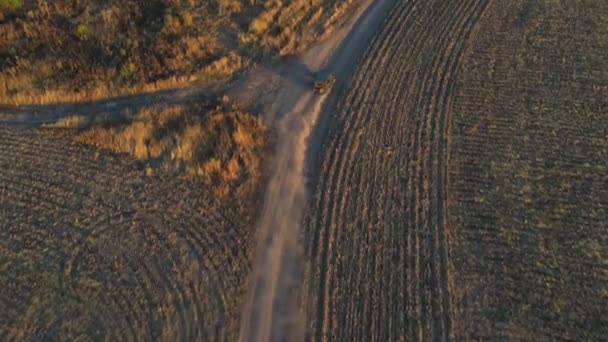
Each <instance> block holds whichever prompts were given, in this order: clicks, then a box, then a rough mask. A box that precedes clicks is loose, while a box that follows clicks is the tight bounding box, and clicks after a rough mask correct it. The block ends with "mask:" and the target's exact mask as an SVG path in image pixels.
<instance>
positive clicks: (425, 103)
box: [416, 3, 474, 339]
mask: <svg viewBox="0 0 608 342" xmlns="http://www.w3.org/2000/svg"><path fill="white" fill-rule="evenodd" d="M473 5H474V3H470V5H464V4H463V6H461V7H460V9H462V11H459V12H458V14H457V15H455V16H452V18H454V20H453V23H450V24H449V25H445V28H446V29H445V30H444V31H443V32H441V34H440V37H441V39H439V40H438V41H437V45H435V46H436V47H435V48H434V49H436V50H438V51H437V53H436V54H435V58H434V60H433V61H432V62H431V66H432V67H431V69H430V70H429V72H428V73H427V74H426V75H427V78H425V80H424V81H423V86H422V89H423V91H422V93H421V97H420V100H419V103H422V106H421V110H420V112H421V114H422V115H423V120H422V125H421V126H420V131H419V132H421V134H420V135H419V136H418V140H419V141H420V143H419V144H418V147H419V148H418V150H417V152H416V160H417V165H418V167H417V174H418V176H417V184H418V186H417V194H418V195H417V196H416V199H417V204H416V208H417V215H416V217H418V218H419V220H420V222H417V224H416V226H417V227H420V225H421V224H422V234H423V242H424V245H423V247H422V255H421V257H420V259H419V260H420V261H419V262H421V264H420V267H419V269H420V270H421V272H422V277H421V281H422V283H421V284H420V287H421V288H423V289H424V290H423V291H424V294H421V295H420V303H421V312H420V317H421V325H422V327H423V330H422V331H424V332H433V331H439V332H440V333H443V332H445V331H446V330H445V328H446V327H445V325H446V323H445V322H446V321H447V318H446V316H445V314H444V313H440V318H439V322H437V320H436V319H435V318H434V317H433V316H434V314H433V313H435V312H438V311H441V309H442V308H443V306H441V307H440V308H438V307H437V293H436V287H435V286H436V285H437V279H435V278H434V276H433V274H434V272H433V269H434V268H435V267H436V266H437V265H436V262H435V261H436V258H435V257H434V255H435V253H436V250H435V248H434V241H433V240H434V238H433V237H432V235H434V234H433V230H434V229H433V228H434V227H433V225H432V223H431V221H430V220H429V219H432V217H433V216H434V215H435V214H434V213H431V212H430V210H429V208H430V207H435V205H433V203H431V199H430V197H431V195H430V194H429V188H430V182H431V180H432V179H433V178H434V177H433V175H432V167H431V162H430V161H429V160H430V159H431V157H430V154H431V151H430V148H431V143H432V141H433V139H434V136H433V131H434V129H433V126H434V125H435V116H436V112H435V107H434V105H433V100H434V99H433V96H434V95H433V89H434V88H435V87H436V84H437V81H436V75H437V74H441V73H442V72H441V70H440V68H439V65H440V63H441V60H442V59H443V58H444V56H445V55H446V51H445V50H446V48H448V46H449V45H450V44H448V43H447V42H450V41H453V38H452V37H453V36H456V37H459V33H460V32H459V31H460V27H461V26H462V25H463V23H465V22H466V15H468V14H469V13H470V11H471V9H472V7H473ZM439 18H441V17H439ZM448 28H449V29H448ZM450 32H451V34H450ZM429 95H430V96H429ZM419 107H420V106H419ZM422 132H424V137H423V135H422ZM441 300H442V301H443V299H441ZM438 325H439V326H438ZM421 338H422V339H426V337H425V336H424V335H422V337H421ZM440 339H445V336H441V337H440Z"/></svg>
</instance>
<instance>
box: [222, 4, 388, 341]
mask: <svg viewBox="0 0 608 342" xmlns="http://www.w3.org/2000/svg"><path fill="white" fill-rule="evenodd" d="M370 4H371V1H365V2H363V3H362V4H361V7H360V8H359V10H358V11H357V13H355V15H354V16H353V17H352V18H351V20H350V21H349V22H347V23H346V24H345V26H343V27H342V28H341V30H339V31H338V32H337V34H336V35H334V36H333V37H332V38H331V39H329V40H327V41H324V42H322V43H321V44H318V45H316V46H314V47H313V48H312V49H311V51H309V52H307V53H305V54H304V55H302V56H300V57H298V58H291V59H288V60H285V61H284V62H282V63H280V64H279V65H277V66H274V69H264V68H259V69H257V70H254V72H253V73H252V74H250V75H249V77H248V78H245V80H244V84H243V86H240V87H236V88H235V94H234V97H235V98H236V99H237V100H240V101H241V103H245V106H251V104H249V103H256V104H257V105H258V106H259V107H258V108H260V109H258V110H259V111H260V112H262V113H264V116H265V118H266V120H267V121H268V122H272V123H274V124H275V126H274V128H275V132H276V150H275V153H274V160H273V161H272V162H271V163H270V164H269V173H268V174H269V177H270V179H269V184H268V187H267V189H266V193H265V201H264V208H263V210H262V212H261V214H260V216H261V217H260V221H259V224H258V243H259V246H258V253H257V262H256V265H255V268H254V274H253V279H252V280H251V285H250V286H251V293H250V303H249V305H248V306H247V307H246V308H245V312H244V317H243V320H242V324H243V327H242V335H241V339H242V340H247V341H249V340H254V341H283V340H301V339H303V338H304V334H305V332H304V318H303V317H301V315H300V314H299V312H298V311H299V309H298V301H297V298H296V292H297V291H298V290H299V288H300V283H301V274H302V272H303V265H302V260H301V256H302V249H301V241H299V239H298V237H299V233H300V232H301V221H302V214H303V210H304V207H305V205H306V201H307V187H306V175H305V169H306V162H307V158H308V157H309V156H310V155H311V151H310V149H309V148H308V147H309V146H311V144H310V141H311V139H312V140H314V139H315V136H312V133H313V130H314V128H315V127H316V125H317V122H318V121H319V116H320V115H327V114H328V112H329V110H330V109H329V108H332V104H333V101H334V98H333V97H331V96H330V97H329V98H328V97H320V96H317V95H315V94H313V92H312V90H311V82H312V73H313V72H314V71H318V70H320V69H322V68H327V69H328V70H330V71H332V72H334V73H335V74H336V76H337V78H338V80H339V81H338V82H337V83H336V85H335V87H334V89H333V93H334V94H339V93H340V92H341V91H342V89H343V87H344V86H345V85H346V84H347V82H346V81H347V79H348V76H349V75H350V74H351V73H352V72H353V71H354V67H355V65H356V62H357V61H358V59H359V57H360V56H362V55H363V53H364V52H365V50H366V48H367V44H368V42H369V41H370V40H371V38H372V37H373V35H374V33H375V32H376V31H377V30H378V28H379V27H380V26H381V24H382V22H383V19H384V18H385V16H386V15H387V13H388V12H389V10H390V8H391V6H392V5H393V4H394V2H393V1H377V2H375V3H373V4H371V5H370ZM272 70H278V72H269V71H272ZM275 75H280V76H275ZM265 97H267V99H268V100H265ZM326 101H329V102H328V104H327V105H326ZM324 105H326V107H325V108H327V109H326V111H325V112H323V111H322V109H323V108H324V107H323V106H324ZM312 154H313V155H314V151H313V153H312Z"/></svg>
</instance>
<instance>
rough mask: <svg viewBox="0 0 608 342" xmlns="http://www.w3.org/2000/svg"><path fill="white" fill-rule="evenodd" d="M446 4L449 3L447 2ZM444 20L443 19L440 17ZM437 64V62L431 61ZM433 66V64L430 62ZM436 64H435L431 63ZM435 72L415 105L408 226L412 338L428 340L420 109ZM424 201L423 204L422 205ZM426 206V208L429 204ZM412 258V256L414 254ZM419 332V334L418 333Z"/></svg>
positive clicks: (455, 17)
mask: <svg viewBox="0 0 608 342" xmlns="http://www.w3.org/2000/svg"><path fill="white" fill-rule="evenodd" d="M443 4H446V3H445V2H444V3H443ZM462 8H463V6H460V7H459V9H462ZM450 9H451V8H450V7H447V8H445V10H446V12H444V14H446V15H448V16H449V17H450V18H451V19H452V20H451V22H450V24H446V25H443V26H442V27H443V28H444V29H443V30H442V32H441V35H439V37H442V36H445V32H449V31H450V30H451V29H452V23H453V22H457V20H458V19H460V15H450V14H452V13H451V12H450V11H449V10H450ZM458 14H462V11H461V12H459V13H458ZM440 18H441V17H440ZM429 48H430V49H432V51H433V52H435V50H436V49H439V50H440V51H441V49H442V48H443V44H441V41H439V42H436V44H435V45H431V46H430V47H429ZM439 55H440V53H435V54H434V56H435V60H437V58H438V56H439ZM431 63H433V62H431ZM427 64H429V63H427ZM431 65H432V64H431ZM432 72H433V70H432V69H431V70H428V71H427V72H424V71H422V77H423V78H422V80H420V82H421V83H422V84H421V86H420V87H419V88H418V89H421V91H420V92H419V96H418V99H417V100H416V103H417V105H416V106H415V108H414V109H413V115H416V117H417V119H416V124H415V125H414V127H415V128H414V130H413V134H414V135H413V136H414V146H413V151H414V152H413V156H411V157H413V158H414V159H413V161H414V162H413V163H411V165H412V168H411V169H410V170H409V173H408V174H409V177H410V179H411V180H412V187H413V188H414V189H415V190H414V191H412V192H410V195H411V196H410V201H409V203H410V204H409V207H408V208H409V209H407V210H409V211H412V212H413V213H414V215H413V216H412V217H411V220H412V221H410V225H409V227H408V229H409V230H411V231H412V234H413V236H412V239H413V246H412V250H409V251H408V252H409V253H413V256H412V257H410V260H411V261H412V264H411V267H412V272H413V274H412V275H411V276H410V277H408V278H409V279H410V282H412V283H413V288H412V291H413V292H412V293H411V295H410V296H411V300H410V301H411V303H412V304H411V307H410V310H411V311H412V312H414V313H415V314H414V319H412V320H410V323H411V324H416V326H415V327H414V326H410V338H412V339H414V338H417V339H424V336H423V335H422V334H423V333H424V332H425V331H428V329H426V328H427V315H428V310H431V308H430V307H427V303H428V300H427V298H428V297H429V295H428V294H426V295H425V294H423V293H424V292H425V291H428V290H429V287H430V286H429V284H426V283H424V280H425V279H426V278H427V277H425V273H423V272H425V270H426V267H425V266H426V264H427V263H426V262H425V261H426V260H425V259H424V258H425V257H426V256H427V255H428V253H429V252H428V251H425V250H424V249H423V248H424V247H425V246H426V245H428V244H424V245H422V244H423V243H424V242H426V241H428V239H425V238H424V235H423V234H425V228H426V229H428V228H427V225H426V221H425V220H424V209H425V208H426V207H428V204H426V203H424V198H422V199H421V197H422V196H423V195H424V194H425V192H424V191H423V189H422V188H423V185H424V181H425V178H424V174H423V173H422V172H423V170H424V169H425V168H424V164H423V162H422V160H421V159H422V158H421V156H422V151H423V150H426V148H427V147H426V146H424V145H423V142H424V139H423V136H425V134H426V129H427V126H426V125H427V122H428V120H425V116H426V115H428V114H429V112H428V108H427V107H423V108H422V109H420V103H421V102H422V101H423V100H424V99H425V95H426V93H427V89H428V87H429V85H428V84H429V82H432ZM418 113H420V114H421V115H420V116H418V115H417V114H418ZM421 202H422V203H421ZM425 204H426V205H425ZM410 255H411V254H410ZM416 332H417V334H416Z"/></svg>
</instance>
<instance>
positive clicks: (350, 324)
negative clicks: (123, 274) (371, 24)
mask: <svg viewBox="0 0 608 342" xmlns="http://www.w3.org/2000/svg"><path fill="white" fill-rule="evenodd" d="M606 18H608V5H606V4H605V2H601V1H583V2H577V3H574V2H571V3H566V2H556V1H508V2H507V1H484V0H465V1H442V0H430V1H410V2H399V3H398V4H397V5H396V6H395V9H394V11H393V13H392V14H391V16H390V18H389V19H388V21H387V22H386V25H385V27H384V29H383V31H382V32H380V33H379V34H378V35H377V36H376V39H375V42H374V43H373V44H372V45H371V46H370V49H369V50H368V53H367V55H366V57H365V59H364V60H363V62H362V64H361V65H360V67H359V70H358V72H357V73H356V74H355V76H354V78H353V82H352V86H351V88H350V89H349V91H347V92H346V93H345V94H343V96H342V98H341V99H340V101H339V104H338V107H337V109H336V114H335V116H334V117H333V118H332V119H331V120H332V122H331V124H330V125H331V126H332V128H331V129H330V134H329V136H328V138H327V139H326V141H325V144H324V146H325V147H324V155H323V157H322V161H321V169H320V173H319V176H318V180H317V182H316V185H315V189H316V190H315V191H314V196H313V199H312V201H311V204H310V209H309V213H308V216H307V219H306V227H305V231H304V235H303V236H304V240H305V244H306V251H307V257H308V258H309V259H310V264H309V267H308V273H307V275H306V282H307V284H306V287H305V290H304V291H303V293H304V297H303V303H304V304H303V305H304V306H305V307H306V310H305V311H306V313H307V316H308V319H307V321H308V332H309V334H310V337H311V338H312V339H314V340H328V341H333V340H337V341H396V340H403V341H405V340H407V341H414V340H418V341H430V340H455V341H460V340H504V339H516V340H518V339H524V340H552V339H556V338H564V339H573V340H601V339H602V337H604V338H605V336H607V334H608V332H607V331H606V327H608V323H607V322H606V317H608V309H607V308H606V303H608V302H607V300H608V297H607V294H608V287H607V285H606V284H608V282H607V280H608V279H607V278H606V277H607V276H608V264H607V262H608V259H607V255H608V254H607V253H608V240H607V236H608V230H607V227H608V214H607V207H608V163H607V160H608V154H607V151H608V150H607V146H608V138H607V137H608V121H607V117H606V108H608V103H607V100H606V99H607V98H608V90H606V89H608V73H607V72H606V70H608V69H607V66H608V62H606V58H605V56H603V55H605V53H604V52H605V44H606V41H608V31H607V29H606V25H605V22H606ZM602 23H604V24H602ZM602 51H604V52H602Z"/></svg>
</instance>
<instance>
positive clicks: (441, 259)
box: [429, 1, 489, 338]
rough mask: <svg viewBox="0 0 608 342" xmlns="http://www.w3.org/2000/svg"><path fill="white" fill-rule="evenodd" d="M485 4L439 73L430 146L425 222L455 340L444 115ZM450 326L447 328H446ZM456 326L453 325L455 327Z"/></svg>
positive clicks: (478, 8) (482, 3)
mask: <svg viewBox="0 0 608 342" xmlns="http://www.w3.org/2000/svg"><path fill="white" fill-rule="evenodd" d="M488 4H489V1H478V2H477V5H476V8H475V11H474V13H472V14H471V16H469V18H468V19H467V24H468V25H467V26H466V27H465V28H464V29H463V30H462V32H461V33H459V35H458V36H459V37H460V38H461V39H460V41H459V42H458V43H457V47H456V48H453V49H452V52H451V53H450V55H449V57H448V58H447V59H446V61H445V65H446V67H445V68H444V69H445V70H446V71H445V72H442V78H441V81H440V85H439V86H438V87H437V89H436V93H437V92H438V93H439V95H438V96H437V97H436V100H435V104H436V106H437V113H438V120H437V121H438V122H439V124H438V125H437V129H436V132H437V133H436V134H437V138H435V139H433V140H434V146H433V145H431V150H433V147H434V151H435V155H436V156H435V158H434V160H436V166H435V168H434V173H435V174H434V175H433V176H434V178H436V179H437V181H436V182H435V184H436V187H435V189H433V190H432V193H431V194H432V195H433V196H434V197H435V203H434V205H433V207H436V208H437V214H436V215H431V216H429V221H430V222H432V224H433V223H434V226H435V227H436V229H435V240H436V241H437V244H438V245H439V247H438V248H437V247H435V248H437V249H438V252H439V253H438V254H439V255H438V258H437V257H436V258H434V259H435V260H436V263H437V265H438V267H437V268H436V275H435V277H436V278H435V279H437V281H436V283H437V284H439V285H440V286H441V287H440V288H438V291H439V296H440V298H442V303H441V304H442V305H443V308H442V311H443V312H444V317H446V316H447V315H449V316H451V319H450V320H446V321H445V322H444V323H443V324H444V325H445V326H446V328H445V330H443V331H447V332H450V333H451V334H452V335H451V336H445V337H444V338H450V337H452V338H458V333H456V332H454V331H453V329H452V326H454V325H453V324H452V323H453V322H452V321H451V320H453V319H455V317H457V315H456V313H455V312H454V311H452V309H451V308H452V307H453V305H451V303H452V299H451V298H450V288H449V286H450V285H449V277H450V276H449V272H450V270H449V265H448V263H449V258H448V254H449V241H448V239H449V236H448V235H449V233H448V232H447V230H446V226H445V225H446V222H447V221H446V215H447V212H446V210H445V208H446V207H447V204H446V201H447V193H446V191H447V179H446V174H447V164H448V163H447V154H446V146H445V145H446V144H447V138H446V135H447V120H448V115H449V113H450V111H451V96H450V95H451V93H452V91H453V89H454V86H455V82H456V79H457V76H458V70H459V69H460V65H461V61H462V58H463V56H464V53H465V50H466V48H467V46H468V42H469V41H470V39H471V35H472V32H473V30H474V28H475V24H476V22H477V20H478V19H479V18H480V17H481V15H482V14H483V12H484V10H485V9H486V8H487V6H488ZM450 325H451V326H450ZM456 326H457V325H456Z"/></svg>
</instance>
